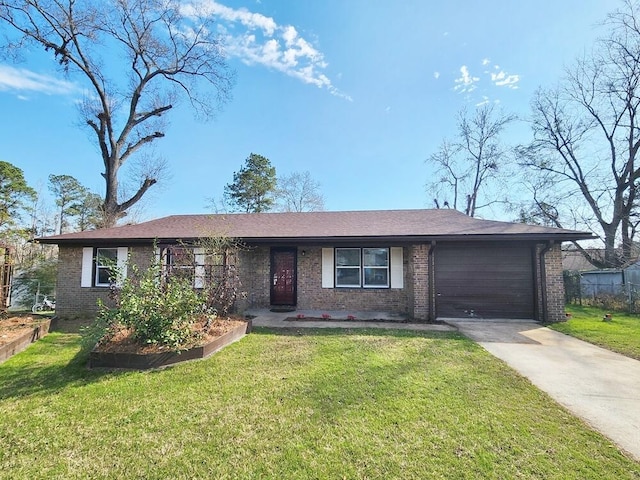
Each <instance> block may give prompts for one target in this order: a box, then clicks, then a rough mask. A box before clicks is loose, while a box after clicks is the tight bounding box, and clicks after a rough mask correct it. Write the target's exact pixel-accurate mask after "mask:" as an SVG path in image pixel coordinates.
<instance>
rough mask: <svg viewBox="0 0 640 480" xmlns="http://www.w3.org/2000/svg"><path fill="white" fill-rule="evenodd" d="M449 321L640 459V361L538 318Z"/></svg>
mask: <svg viewBox="0 0 640 480" xmlns="http://www.w3.org/2000/svg"><path fill="white" fill-rule="evenodd" d="M449 323H451V324H452V325H454V326H456V327H457V328H458V329H459V330H460V332H461V333H462V334H463V335H465V336H467V337H468V338H470V339H472V340H474V341H476V342H478V343H479V344H480V345H481V346H482V347H484V348H485V349H486V350H487V351H488V352H489V353H491V354H493V355H494V356H496V357H498V358H500V359H502V360H503V361H505V362H506V363H507V364H508V365H509V366H510V367H512V368H513V369H515V370H516V371H518V372H519V373H520V374H521V375H523V376H525V377H527V378H528V379H529V380H531V382H532V383H533V384H534V385H536V386H537V387H538V388H540V389H541V390H543V391H545V392H547V393H548V394H549V395H550V396H551V397H553V398H554V399H555V400H556V401H557V402H558V403H560V404H561V405H563V406H564V407H566V408H567V409H568V410H569V411H571V412H572V413H574V414H575V415H577V416H578V417H580V418H582V419H583V420H585V421H586V422H587V423H588V424H589V425H591V426H592V427H593V428H594V429H596V430H598V431H599V432H600V433H602V434H603V435H605V436H607V437H608V438H610V439H611V440H613V441H614V442H615V443H616V444H617V445H619V446H620V447H621V448H622V449H624V450H625V451H627V452H628V453H630V454H631V456H633V457H634V458H635V459H636V460H638V461H640V361H638V360H633V359H631V358H627V357H625V356H623V355H619V354H617V353H613V352H610V351H609V350H605V349H603V348H600V347H596V346H594V345H592V344H590V343H586V342H583V341H581V340H578V339H576V338H573V337H570V336H568V335H564V334H562V333H559V332H556V331H553V330H551V329H549V328H546V327H542V326H541V325H540V324H538V323H534V322H520V321H511V322H492V321H456V320H453V321H449Z"/></svg>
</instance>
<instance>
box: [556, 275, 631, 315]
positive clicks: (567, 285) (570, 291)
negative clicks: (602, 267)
mask: <svg viewBox="0 0 640 480" xmlns="http://www.w3.org/2000/svg"><path fill="white" fill-rule="evenodd" d="M564 296H565V303H567V304H570V305H585V306H594V307H600V308H603V309H605V310H616V311H623V312H629V313H638V312H640V284H639V283H632V282H625V283H620V282H618V281H614V280H607V279H602V280H597V279H596V280H594V279H593V278H590V279H589V280H588V281H585V280H584V279H583V277H582V275H581V274H580V273H578V272H566V271H565V272H564Z"/></svg>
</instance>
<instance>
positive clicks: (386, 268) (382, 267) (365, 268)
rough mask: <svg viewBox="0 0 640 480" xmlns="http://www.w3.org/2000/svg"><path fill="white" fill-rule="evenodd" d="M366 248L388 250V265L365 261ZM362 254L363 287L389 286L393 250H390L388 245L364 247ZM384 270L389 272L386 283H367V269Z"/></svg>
mask: <svg viewBox="0 0 640 480" xmlns="http://www.w3.org/2000/svg"><path fill="white" fill-rule="evenodd" d="M365 250H386V251H387V265H386V266H380V265H366V264H365V262H364V259H365V255H364V253H365ZM361 255H362V261H361V263H362V288H389V287H390V285H389V279H390V263H391V252H390V250H389V248H388V247H364V248H362V249H361ZM367 269H369V270H384V271H385V272H386V274H387V283H386V284H384V285H367V283H366V278H367V277H366V275H365V270H367Z"/></svg>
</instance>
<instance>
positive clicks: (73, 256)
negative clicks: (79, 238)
mask: <svg viewBox="0 0 640 480" xmlns="http://www.w3.org/2000/svg"><path fill="white" fill-rule="evenodd" d="M152 254H153V250H152V248H151V246H145V247H134V248H130V249H129V255H130V257H131V262H132V263H136V264H138V265H140V266H141V268H144V267H145V266H148V265H149V262H150V260H151V258H152ZM81 273H82V247H69V246H60V249H59V253H58V281H57V287H56V315H58V316H59V317H61V318H81V317H86V318H93V317H95V315H96V313H97V311H98V299H101V300H102V301H103V302H104V303H105V304H106V305H111V304H112V303H113V302H112V300H111V299H110V298H109V289H108V288H105V287H81V286H80V276H81Z"/></svg>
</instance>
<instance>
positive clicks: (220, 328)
mask: <svg viewBox="0 0 640 480" xmlns="http://www.w3.org/2000/svg"><path fill="white" fill-rule="evenodd" d="M246 323H247V322H246V320H244V319H240V318H233V317H227V318H216V319H215V320H213V321H212V322H210V324H209V325H206V324H205V322H204V321H198V322H196V323H194V324H193V326H192V331H193V333H194V334H195V335H194V337H195V341H193V342H192V343H190V344H187V345H184V346H183V348H184V349H185V350H186V349H191V348H194V347H200V346H202V345H205V344H207V343H210V342H212V341H213V340H215V339H216V338H218V337H221V336H222V335H224V334H226V333H227V332H230V331H232V330H233V329H235V328H236V327H238V326H240V325H246ZM94 351H96V352H101V353H136V354H142V355H148V354H153V353H165V352H169V351H171V348H170V347H167V346H164V345H155V344H150V345H141V344H139V343H137V342H136V341H135V340H134V338H133V335H132V331H131V329H127V328H121V329H120V330H118V331H117V332H116V334H115V335H114V336H113V337H112V338H110V339H109V340H107V341H104V342H101V343H99V344H98V345H96V347H95V349H94Z"/></svg>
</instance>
